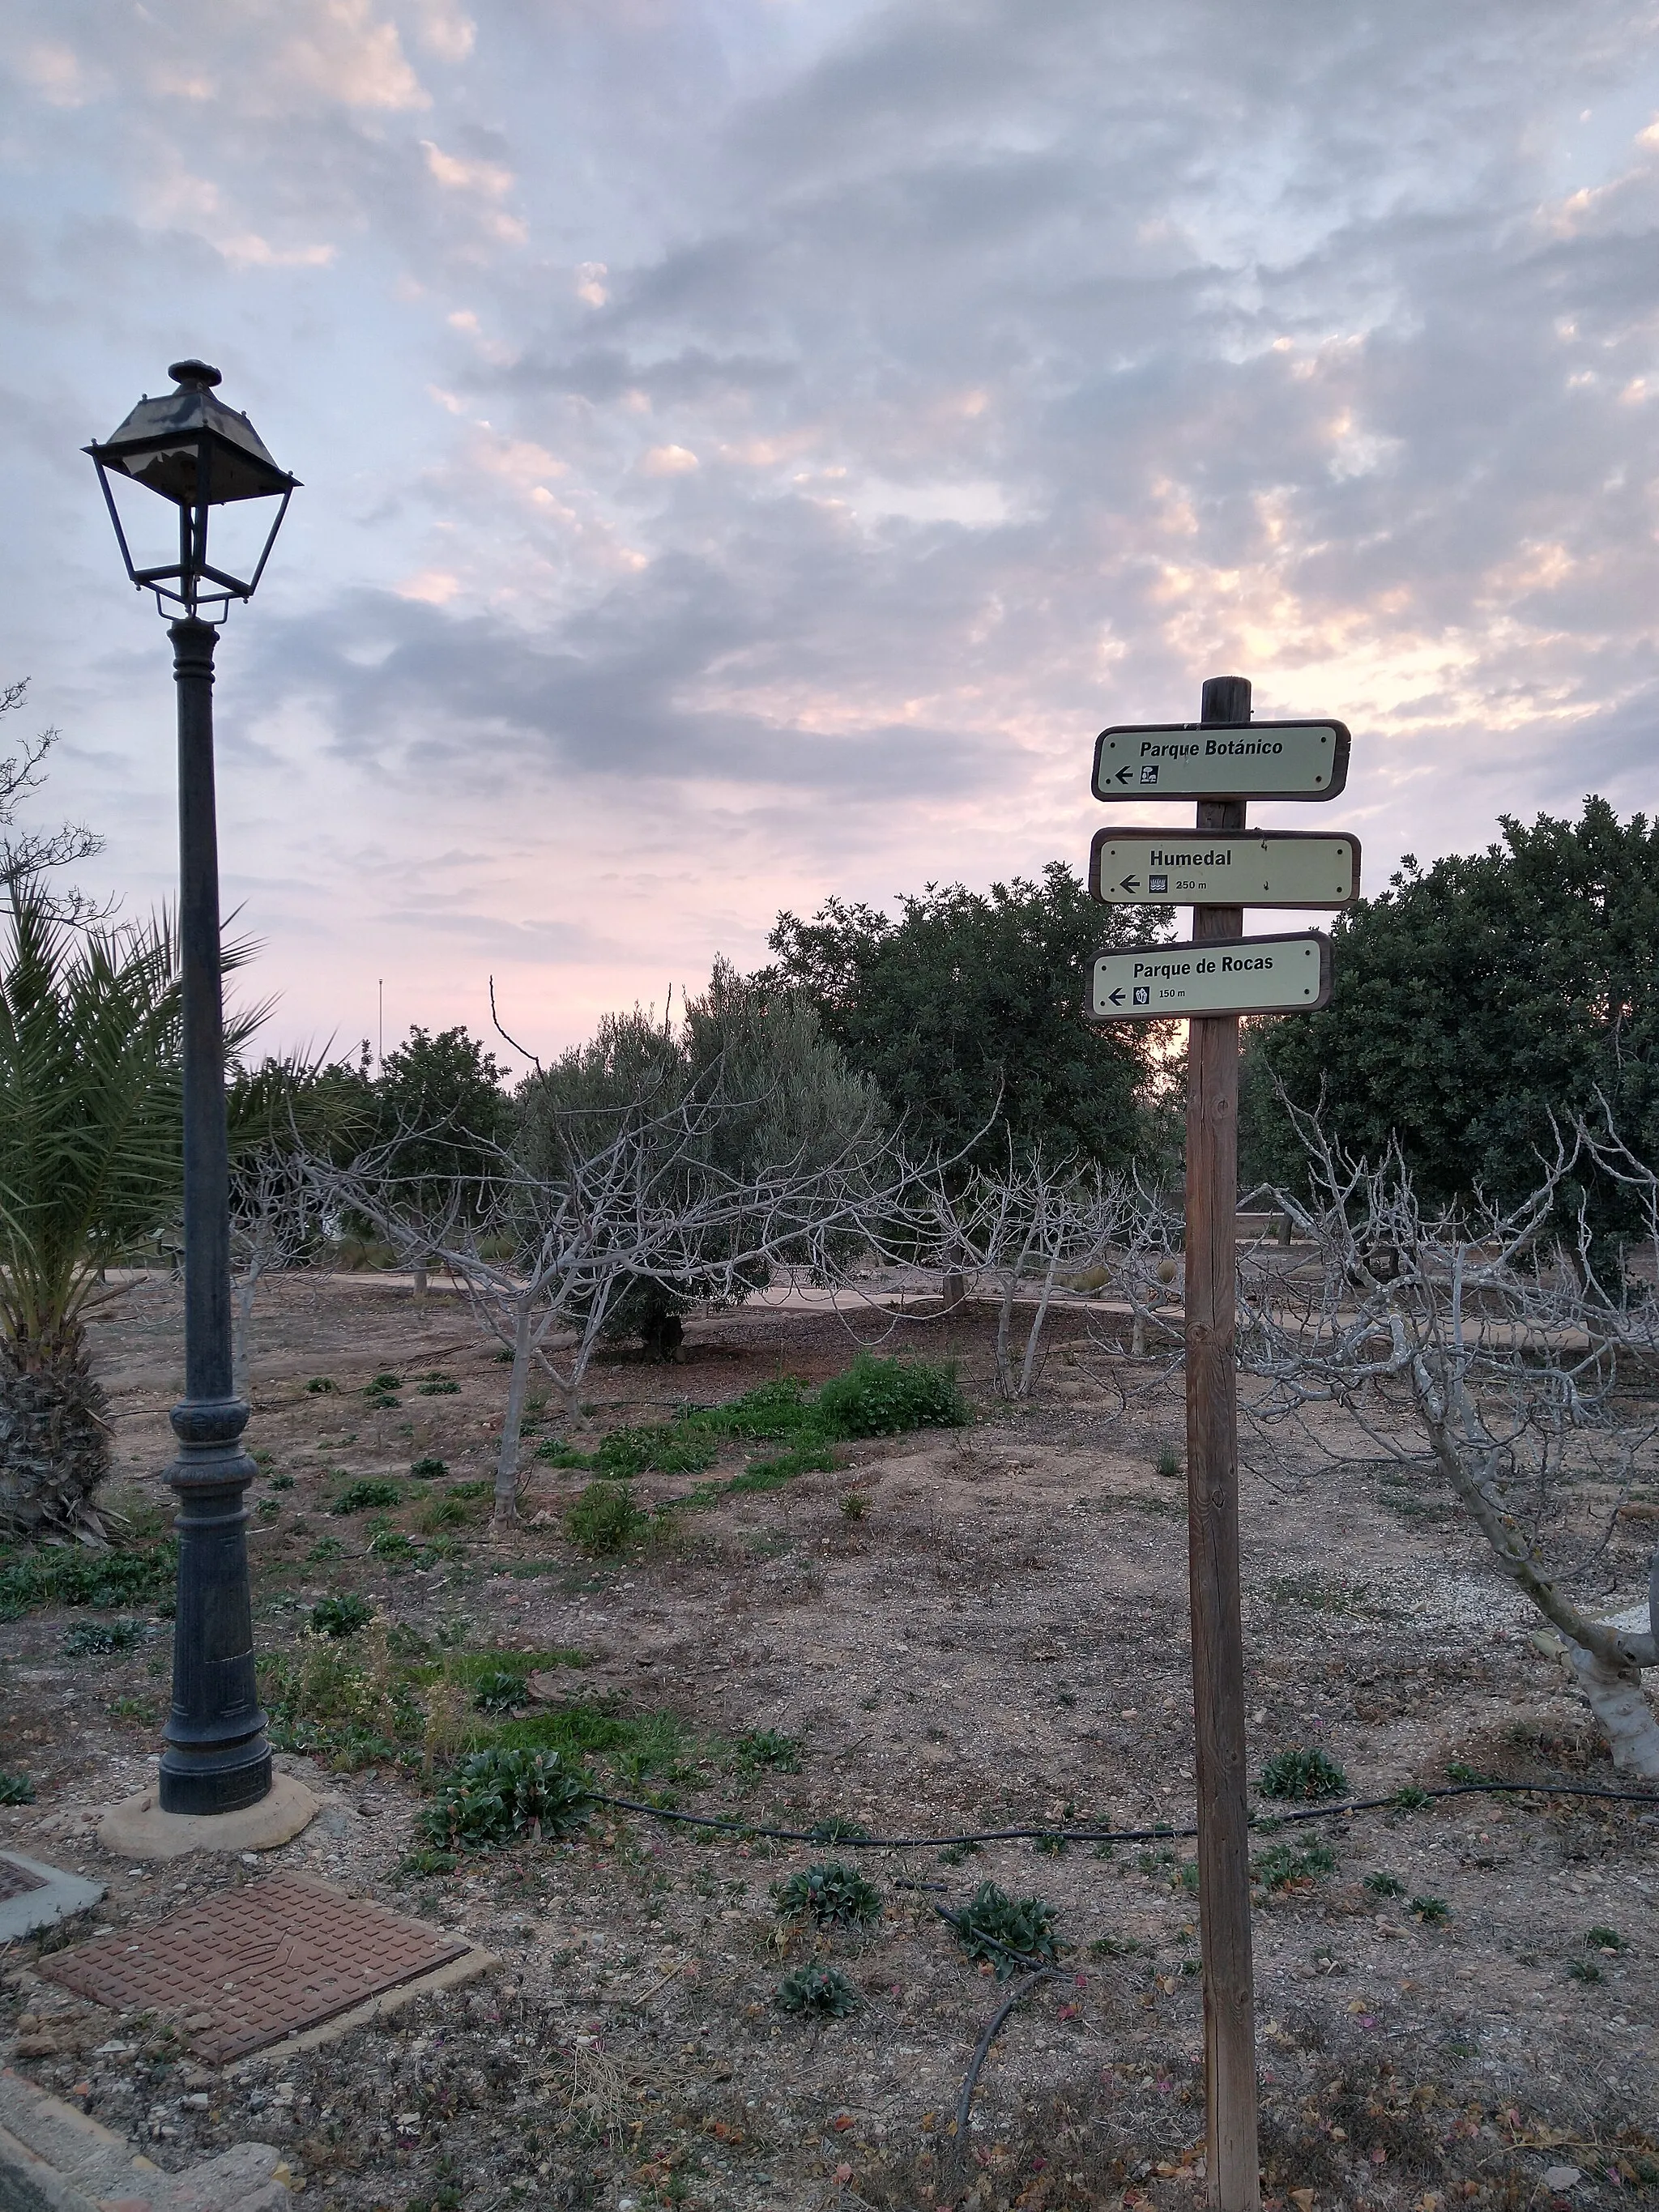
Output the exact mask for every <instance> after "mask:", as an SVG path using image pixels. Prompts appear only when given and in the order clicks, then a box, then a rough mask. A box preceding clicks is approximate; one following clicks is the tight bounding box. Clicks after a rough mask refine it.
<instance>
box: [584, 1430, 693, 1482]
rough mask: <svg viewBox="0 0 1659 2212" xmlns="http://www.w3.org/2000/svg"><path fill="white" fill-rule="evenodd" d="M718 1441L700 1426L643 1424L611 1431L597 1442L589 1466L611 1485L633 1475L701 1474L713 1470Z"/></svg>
mask: <svg viewBox="0 0 1659 2212" xmlns="http://www.w3.org/2000/svg"><path fill="white" fill-rule="evenodd" d="M719 1450H720V1439H719V1437H718V1436H717V1435H715V1434H713V1433H711V1431H709V1429H708V1428H707V1427H705V1426H704V1425H702V1423H701V1422H694V1421H693V1420H691V1419H686V1420H683V1421H647V1422H643V1423H641V1424H640V1425H638V1426H637V1427H635V1428H628V1429H612V1431H611V1433H610V1435H609V1436H608V1437H603V1438H602V1439H601V1440H600V1443H599V1449H598V1450H597V1451H596V1452H595V1453H594V1455H593V1465H594V1467H595V1468H596V1469H597V1470H598V1472H599V1474H602V1475H606V1476H609V1477H610V1478H611V1480H612V1481H626V1480H629V1478H630V1477H631V1476H633V1475H636V1474H702V1471H703V1469H704V1468H707V1467H713V1465H714V1461H715V1457H716V1455H718V1453H719Z"/></svg>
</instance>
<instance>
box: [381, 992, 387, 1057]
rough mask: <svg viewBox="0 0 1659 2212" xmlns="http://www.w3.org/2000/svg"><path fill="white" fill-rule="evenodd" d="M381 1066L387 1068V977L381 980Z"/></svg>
mask: <svg viewBox="0 0 1659 2212" xmlns="http://www.w3.org/2000/svg"><path fill="white" fill-rule="evenodd" d="M380 1065H381V1066H382V1067H384V1066H386V977H385V976H384V975H382V976H381V978H380Z"/></svg>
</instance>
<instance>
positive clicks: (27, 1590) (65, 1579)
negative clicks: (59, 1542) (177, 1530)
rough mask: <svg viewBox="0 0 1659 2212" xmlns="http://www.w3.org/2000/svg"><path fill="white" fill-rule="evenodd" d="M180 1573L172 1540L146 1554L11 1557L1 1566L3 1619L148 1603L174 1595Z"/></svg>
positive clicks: (30, 1554)
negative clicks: (51, 1609) (51, 1608)
mask: <svg viewBox="0 0 1659 2212" xmlns="http://www.w3.org/2000/svg"><path fill="white" fill-rule="evenodd" d="M178 1574H179V1547H178V1545H177V1544H176V1543H175V1542H174V1541H173V1540H172V1539H171V1538H169V1539H167V1541H164V1542H162V1543H160V1544H154V1545H150V1546H147V1547H144V1548H143V1549H142V1550H130V1551H115V1552H90V1553H88V1552H82V1551H76V1552H66V1551H59V1550H57V1549H56V1548H52V1549H48V1550H46V1551H43V1552H27V1553H11V1554H9V1555H6V1556H4V1558H3V1564H0V1620H16V1619H17V1618H18V1616H19V1615H20V1614H21V1613H27V1612H28V1611H30V1610H31V1608H32V1607H35V1606H41V1605H85V1606H91V1607H94V1608H96V1609H98V1610H100V1611H101V1610H103V1609H105V1608H106V1607H108V1608H113V1607H116V1606H122V1605H139V1604H143V1602H144V1601H146V1600H147V1599H148V1600H152V1601H153V1600H155V1599H156V1598H158V1597H161V1596H164V1595H171V1593H172V1591H173V1585H174V1583H176V1581H177V1579H178Z"/></svg>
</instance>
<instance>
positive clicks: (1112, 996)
mask: <svg viewBox="0 0 1659 2212" xmlns="http://www.w3.org/2000/svg"><path fill="white" fill-rule="evenodd" d="M1106 995H1107V997H1108V998H1109V1000H1111V1002H1112V1004H1113V1005H1114V1006H1121V1005H1122V1004H1123V994H1122V992H1121V991H1109V992H1108V993H1107V994H1106Z"/></svg>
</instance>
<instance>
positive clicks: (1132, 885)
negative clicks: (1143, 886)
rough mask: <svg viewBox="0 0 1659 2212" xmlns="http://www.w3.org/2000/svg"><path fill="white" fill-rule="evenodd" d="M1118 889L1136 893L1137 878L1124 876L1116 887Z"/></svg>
mask: <svg viewBox="0 0 1659 2212" xmlns="http://www.w3.org/2000/svg"><path fill="white" fill-rule="evenodd" d="M1118 889H1119V890H1121V891H1138V890H1139V889H1140V878H1139V876H1125V878H1123V881H1122V882H1121V884H1119V885H1118Z"/></svg>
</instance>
